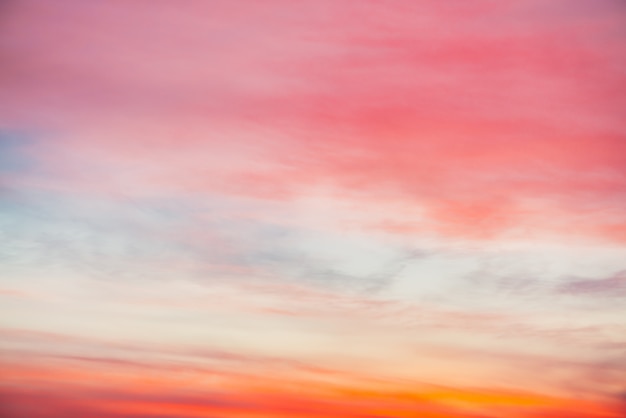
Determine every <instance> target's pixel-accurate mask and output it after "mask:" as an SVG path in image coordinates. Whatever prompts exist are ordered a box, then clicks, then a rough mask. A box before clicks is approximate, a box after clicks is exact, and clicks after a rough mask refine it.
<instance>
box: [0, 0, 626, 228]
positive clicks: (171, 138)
mask: <svg viewBox="0 0 626 418" xmlns="http://www.w3.org/2000/svg"><path fill="white" fill-rule="evenodd" d="M246 4H247V6H246V7H242V8H239V9H236V10H235V9H233V8H232V7H230V6H228V5H227V4H226V3H223V2H215V3H214V4H213V6H212V9H211V10H210V12H209V10H208V9H206V8H205V6H203V5H201V4H199V3H193V4H191V5H190V6H188V7H189V8H185V9H180V10H179V9H174V8H172V7H171V6H169V5H167V4H165V3H161V4H159V6H150V7H148V6H145V5H144V6H142V5H134V6H133V7H131V8H125V11H124V13H122V12H121V9H120V8H117V7H115V5H113V4H111V5H104V4H102V5H90V6H87V5H84V4H82V3H80V2H75V1H69V2H67V3H64V4H63V5H62V6H57V7H54V8H50V7H46V6H42V5H38V6H35V5H34V4H32V3H28V2H24V3H23V4H22V6H21V7H17V8H16V9H15V10H13V12H12V13H13V15H12V16H13V17H12V19H11V24H10V25H9V26H8V27H7V28H6V29H5V31H6V33H7V35H6V37H8V39H11V40H12V42H13V43H12V44H10V45H13V46H9V47H6V46H5V54H8V57H9V59H8V61H9V62H11V63H12V65H13V66H14V67H16V68H19V69H20V71H19V72H18V71H14V72H13V73H11V72H10V71H9V72H8V73H6V74H5V75H4V76H3V77H4V82H5V83H6V84H10V85H11V87H10V90H9V92H8V95H7V97H10V98H11V99H12V100H11V101H7V102H6V104H5V107H7V106H8V104H9V103H10V105H11V107H10V108H8V107H7V113H6V115H7V116H5V117H6V118H7V121H8V122H7V123H9V124H11V125H14V126H15V125H28V126H31V125H35V126H40V127H44V128H45V129H46V130H47V131H48V132H51V133H50V134H49V138H48V140H47V141H46V142H47V143H48V145H47V146H43V145H42V146H41V147H40V149H39V150H36V151H35V152H34V154H35V155H34V157H35V158H37V159H38V161H40V164H42V165H45V166H49V167H50V170H52V171H53V172H54V175H53V176H48V177H47V178H39V179H38V180H37V182H36V183H39V184H40V185H42V186H43V187H48V188H50V187H56V188H57V189H59V188H60V189H63V188H66V190H72V191H74V192H78V191H81V192H83V193H94V192H105V193H114V192H116V191H117V192H123V193H129V194H132V195H154V194H165V195H179V194H181V193H182V194H200V195H203V194H206V193H217V194H227V195H238V196H253V197H256V198H263V199H272V200H291V199H293V198H294V197H295V196H298V195H302V194H306V193H307V191H308V190H310V189H311V188H313V187H316V186H318V185H320V184H329V185H331V186H332V187H333V188H336V189H338V190H339V191H340V192H339V193H341V194H342V195H343V198H344V199H351V198H356V197H360V198H362V199H363V200H364V201H365V202H366V203H365V204H366V205H367V204H368V203H367V202H371V204H373V205H375V202H376V201H377V200H393V201H397V202H400V203H401V204H403V205H407V206H410V207H412V208H414V209H415V210H419V211H422V212H423V214H424V216H425V217H426V219H425V220H424V221H422V222H417V225H416V226H415V225H414V224H415V219H414V217H407V218H404V219H402V218H401V219H392V218H389V217H383V218H382V219H381V218H380V217H379V219H377V223H378V224H380V225H383V224H389V222H392V223H395V224H396V225H405V226H406V227H404V228H391V229H388V230H393V231H395V232H398V231H399V229H405V230H406V229H407V228H408V230H409V231H416V230H417V231H419V230H424V229H426V230H434V231H436V232H437V233H439V234H443V235H445V236H451V237H466V238H467V237H469V238H473V239H476V238H478V239H484V238H492V237H497V236H500V235H502V234H504V233H507V232H509V231H516V233H522V234H527V233H529V232H530V233H532V234H541V233H543V232H544V231H551V230H552V231H556V232H557V233H559V234H565V235H567V234H572V233H577V234H582V235H592V236H602V237H604V238H605V239H611V240H623V239H624V237H622V235H623V234H621V233H620V232H619V231H621V230H622V229H623V223H624V214H623V212H622V210H621V208H622V207H623V201H624V197H625V196H624V194H623V193H622V190H623V189H624V187H623V186H624V179H625V178H626V177H625V176H624V170H623V167H624V166H625V165H626V164H625V156H626V150H625V149H624V147H623V143H624V141H623V140H622V139H623V138H622V134H620V131H619V126H621V120H622V119H623V116H624V115H623V114H622V112H621V109H623V108H626V106H622V105H623V103H622V98H621V97H620V96H619V95H617V94H615V92H614V91H615V89H614V86H616V85H620V84H621V81H622V80H623V74H622V73H621V72H620V71H619V70H618V68H619V67H620V65H619V64H620V62H621V61H622V60H621V58H619V57H620V55H619V54H618V52H619V50H620V44H618V42H617V39H616V35H615V34H614V33H615V31H616V30H617V28H618V27H619V25H620V24H621V23H623V19H624V15H623V13H615V5H614V4H612V3H610V2H603V3H602V4H594V5H590V4H589V3H587V2H577V7H576V8H575V9H572V10H593V13H580V12H573V11H572V10H570V9H569V6H568V8H567V11H568V12H567V13H565V8H564V6H563V5H562V3H560V2H556V3H554V4H553V5H552V6H551V7H547V6H545V5H542V4H539V3H538V2H529V3H527V4H526V3H525V4H524V5H514V4H502V5H495V4H494V3H492V2H489V1H484V2H479V3H478V4H477V5H476V6H475V7H465V6H461V5H460V4H455V5H454V6H450V7H441V6H437V5H435V4H434V3H432V2H417V3H415V2H400V3H397V2H393V3H391V2H382V3H372V2H367V3H361V2H345V3H342V4H339V5H338V4H334V3H332V4H331V3H330V2H321V3H320V2H315V3H313V2H311V3H308V2H305V3H303V4H299V5H298V6H297V7H294V6H293V5H292V4H288V3H285V2H284V1H275V2H270V3H269V4H267V5H265V6H263V7H260V6H256V5H252V4H248V3H246ZM555 10H559V11H560V12H559V13H556V12H555ZM561 12H563V13H561ZM166 16H167V17H166ZM199 16H205V17H206V19H199ZM355 16H356V17H355ZM548 16H549V18H548ZM137 19H138V20H139V21H141V22H142V24H141V25H137V24H136V21H137ZM110 27H115V28H116V29H115V31H114V34H112V35H111V36H110V37H101V36H99V35H98V34H99V33H101V32H100V31H101V30H104V31H108V29H106V28H110ZM443 27H446V28H448V29H447V30H443V29H442V28H443ZM33 28H36V30H31V29H33ZM182 28H184V30H181V29H182ZM109 32H110V31H109ZM87 44H88V45H89V48H86V46H85V45H87ZM157 44H158V45H159V47H156V46H155V45H157ZM17 45H20V46H17ZM250 69H254V70H253V71H252V70H250ZM61 92H63V94H61ZM412 225H413V226H412ZM572 225H578V226H580V227H578V228H576V230H575V231H572V228H571V226H572ZM520 231H521V232H520ZM524 231H526V232H524Z"/></svg>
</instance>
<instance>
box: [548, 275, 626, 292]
mask: <svg viewBox="0 0 626 418" xmlns="http://www.w3.org/2000/svg"><path fill="white" fill-rule="evenodd" d="M556 292H557V293H559V294H563V295H572V296H577V295H578V296H590V297H609V298H611V297H616V298H620V297H624V296H626V271H620V272H618V273H616V274H614V275H613V276H611V277H607V278H602V279H572V280H569V281H567V282H565V283H563V284H561V285H560V286H559V287H558V288H557V289H556Z"/></svg>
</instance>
